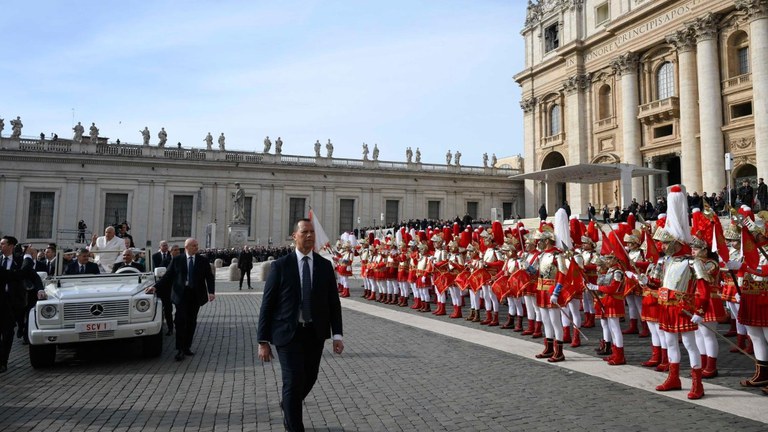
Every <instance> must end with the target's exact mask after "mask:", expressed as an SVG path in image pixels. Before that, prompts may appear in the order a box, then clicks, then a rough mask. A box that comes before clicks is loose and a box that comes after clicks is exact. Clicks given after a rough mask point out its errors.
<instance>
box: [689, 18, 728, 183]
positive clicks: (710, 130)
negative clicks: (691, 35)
mask: <svg viewBox="0 0 768 432" xmlns="http://www.w3.org/2000/svg"><path fill="white" fill-rule="evenodd" d="M718 21H719V17H718V16H717V15H715V14H707V15H705V16H704V17H702V18H698V19H697V20H696V21H695V22H694V23H693V26H694V29H695V33H696V51H697V53H696V54H697V55H696V71H697V78H698V82H699V101H702V103H700V104H699V124H700V136H701V166H702V167H703V169H704V170H706V172H707V175H706V176H704V177H703V178H702V180H701V187H702V189H701V190H698V192H702V191H707V192H711V191H720V190H722V189H723V187H725V159H724V158H723V154H724V153H725V150H724V149H725V146H724V143H723V132H722V127H723V106H722V104H721V103H720V102H719V101H720V100H721V94H720V69H719V65H720V60H719V58H718V51H717V23H718ZM681 106H683V105H682V104H681ZM683 159H688V155H684V156H683ZM688 190H689V191H691V193H693V192H694V191H696V189H694V188H693V187H690V186H689V187H688Z"/></svg>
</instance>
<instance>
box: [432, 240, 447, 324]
mask: <svg viewBox="0 0 768 432" xmlns="http://www.w3.org/2000/svg"><path fill="white" fill-rule="evenodd" d="M432 243H433V245H434V248H435V250H434V252H433V253H432V257H431V258H432V283H433V285H434V287H435V297H436V301H437V309H436V310H435V311H434V312H432V314H433V315H438V316H442V315H446V312H445V299H446V293H445V292H446V290H447V289H448V280H447V279H446V275H447V274H448V251H446V250H445V246H444V242H443V237H442V235H441V234H435V235H433V236H432ZM449 278H450V277H449Z"/></svg>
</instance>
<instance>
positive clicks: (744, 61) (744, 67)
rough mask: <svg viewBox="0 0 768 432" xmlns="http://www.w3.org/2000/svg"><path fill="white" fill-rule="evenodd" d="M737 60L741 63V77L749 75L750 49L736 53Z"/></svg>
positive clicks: (740, 49)
mask: <svg viewBox="0 0 768 432" xmlns="http://www.w3.org/2000/svg"><path fill="white" fill-rule="evenodd" d="M736 58H737V59H738V61H739V75H744V74H748V73H749V47H744V48H739V49H738V50H737V51H736Z"/></svg>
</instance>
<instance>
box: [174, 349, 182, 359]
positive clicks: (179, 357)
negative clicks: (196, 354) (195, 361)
mask: <svg viewBox="0 0 768 432" xmlns="http://www.w3.org/2000/svg"><path fill="white" fill-rule="evenodd" d="M173 358H175V359H176V361H182V360H184V351H182V350H178V351H176V356H175V357H173Z"/></svg>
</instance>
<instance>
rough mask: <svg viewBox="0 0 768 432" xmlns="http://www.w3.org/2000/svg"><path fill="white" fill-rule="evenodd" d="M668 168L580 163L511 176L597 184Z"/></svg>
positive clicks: (662, 171)
mask: <svg viewBox="0 0 768 432" xmlns="http://www.w3.org/2000/svg"><path fill="white" fill-rule="evenodd" d="M666 173H667V170H661V169H655V168H646V167H642V166H638V165H631V164H623V163H614V164H579V165H567V166H561V167H557V168H550V169H545V170H541V171H535V172H532V173H525V174H517V175H513V176H509V179H510V180H536V181H544V182H554V183H584V184H595V183H604V182H609V181H613V180H621V179H622V174H624V175H629V178H632V177H645V176H649V175H656V174H666Z"/></svg>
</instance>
